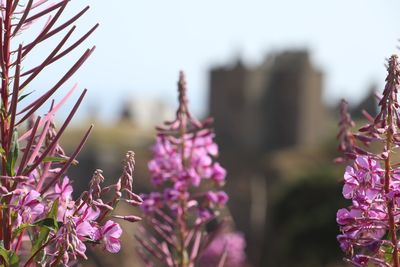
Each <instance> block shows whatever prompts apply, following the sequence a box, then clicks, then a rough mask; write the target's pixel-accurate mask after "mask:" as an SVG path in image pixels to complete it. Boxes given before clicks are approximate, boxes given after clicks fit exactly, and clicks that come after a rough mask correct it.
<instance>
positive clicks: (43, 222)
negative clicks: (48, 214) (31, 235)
mask: <svg viewBox="0 0 400 267" xmlns="http://www.w3.org/2000/svg"><path fill="white" fill-rule="evenodd" d="M34 225H36V226H39V227H47V228H49V229H50V230H57V228H58V224H57V222H55V223H54V220H53V219H52V218H45V219H43V220H40V221H37V222H35V223H34Z"/></svg>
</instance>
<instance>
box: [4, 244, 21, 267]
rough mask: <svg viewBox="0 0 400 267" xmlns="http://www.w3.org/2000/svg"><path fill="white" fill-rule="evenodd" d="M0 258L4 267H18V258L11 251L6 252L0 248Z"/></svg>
mask: <svg viewBox="0 0 400 267" xmlns="http://www.w3.org/2000/svg"><path fill="white" fill-rule="evenodd" d="M0 256H1V257H2V258H3V259H4V262H5V264H6V266H10V267H18V266H19V257H18V255H17V254H15V253H14V252H13V251H10V250H6V249H5V248H4V247H3V246H0Z"/></svg>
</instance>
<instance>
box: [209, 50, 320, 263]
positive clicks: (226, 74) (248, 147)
mask: <svg viewBox="0 0 400 267" xmlns="http://www.w3.org/2000/svg"><path fill="white" fill-rule="evenodd" d="M322 82H323V75H322V73H321V71H320V70H318V69H316V68H315V67H314V66H313V64H312V63H311V60H310V56H309V54H308V52H307V51H287V52H283V53H279V54H273V55H270V56H268V57H267V58H266V60H265V61H264V63H263V64H261V65H259V66H256V67H251V68H249V67H246V66H245V65H244V64H243V63H242V62H241V61H237V62H236V63H235V64H234V65H233V66H228V67H218V68H214V69H212V70H211V73H210V96H209V97H210V98H209V104H210V106H209V109H210V115H211V116H213V117H214V119H215V123H214V128H215V131H216V137H217V139H218V140H217V142H218V144H219V146H220V148H221V158H220V159H221V162H222V164H223V166H225V167H226V168H227V170H228V173H229V183H227V191H228V193H229V195H230V202H229V205H230V207H232V209H231V212H232V216H233V218H234V220H235V223H236V225H237V226H238V228H239V229H240V230H241V231H243V232H244V233H245V235H246V238H247V241H248V250H247V252H248V256H249V259H250V260H251V262H252V264H253V265H254V266H275V265H265V264H264V263H263V262H262V259H263V255H264V254H266V253H267V252H268V253H270V252H271V251H270V250H269V249H266V250H265V249H264V248H265V247H266V246H265V242H266V241H267V240H268V238H272V235H271V232H273V229H270V228H269V222H268V220H270V219H271V218H270V217H269V215H268V214H269V212H270V211H271V210H273V206H274V195H273V194H274V193H275V192H279V186H280V185H279V181H280V180H282V179H283V178H284V177H281V174H280V173H281V172H280V171H279V170H278V171H277V168H278V169H279V166H274V162H275V161H274V160H271V159H273V158H274V155H277V156H279V151H278V150H281V149H288V150H291V149H293V151H294V152H293V153H297V152H296V151H297V150H303V149H304V148H306V149H308V148H310V147H314V146H316V145H317V144H319V143H320V142H321V138H320V137H321V134H322V130H323V129H324V128H325V127H324V125H323V123H324V119H325V108H324V106H323V104H322V99H321V94H322V86H323V85H322ZM266 159H268V160H266ZM289 166H290V165H289ZM275 189H277V190H275ZM265 235H268V237H267V239H265V238H264V237H265ZM270 240H273V238H272V239H270Z"/></svg>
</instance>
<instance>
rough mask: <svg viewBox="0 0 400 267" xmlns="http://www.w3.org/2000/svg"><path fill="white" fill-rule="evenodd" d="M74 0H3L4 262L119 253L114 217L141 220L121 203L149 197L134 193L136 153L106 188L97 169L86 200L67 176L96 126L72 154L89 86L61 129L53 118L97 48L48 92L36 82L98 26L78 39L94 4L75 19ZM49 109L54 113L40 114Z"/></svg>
mask: <svg viewBox="0 0 400 267" xmlns="http://www.w3.org/2000/svg"><path fill="white" fill-rule="evenodd" d="M69 2H70V1H69V0H58V1H56V2H55V3H48V1H47V0H7V1H1V2H0V11H1V12H0V16H1V20H0V29H1V30H0V50H1V53H0V74H1V81H0V84H1V85H0V101H1V110H0V161H1V166H2V168H0V221H1V227H0V265H1V266H26V267H28V266H29V267H32V266H59V265H62V266H72V265H74V264H75V263H77V262H78V261H79V260H80V259H82V258H83V259H85V258H86V251H87V249H88V248H89V246H94V245H100V246H103V247H104V249H105V250H107V251H109V252H111V253H116V252H118V251H119V249H120V243H119V238H120V236H121V228H120V226H119V225H118V223H117V222H115V221H114V220H126V221H129V222H136V221H138V220H140V218H139V217H137V216H134V215H115V214H114V209H115V207H116V205H117V204H118V203H119V202H120V201H124V202H126V203H128V204H129V205H132V206H138V205H140V204H141V202H142V199H141V198H140V197H139V196H138V195H136V194H134V193H133V192H132V190H133V189H132V182H133V170H134V165H135V161H134V154H133V152H128V153H127V154H126V158H125V160H124V164H123V172H122V175H121V177H120V179H119V180H118V182H117V183H116V184H113V185H104V181H105V180H104V177H103V176H102V172H101V171H100V170H97V171H96V172H95V173H94V175H93V177H92V179H91V182H90V185H89V186H90V188H89V190H88V191H85V192H84V193H83V194H82V195H81V196H80V197H79V198H78V199H74V198H73V195H72V193H73V190H74V187H73V183H72V182H71V180H70V179H69V178H68V177H67V176H66V175H65V174H66V173H67V171H68V169H69V168H70V166H71V165H72V164H76V163H77V161H76V157H77V155H78V154H79V152H80V150H81V149H82V147H83V146H84V144H85V142H86V140H87V138H88V136H89V134H90V132H91V129H92V126H91V127H89V129H88V130H87V132H86V133H85V134H84V136H83V137H82V139H81V140H80V141H78V142H77V146H76V149H75V150H74V152H73V153H72V154H71V155H67V154H66V153H65V151H64V150H63V148H62V147H61V146H60V144H59V141H60V138H61V137H62V135H63V133H64V131H65V130H66V128H67V127H68V125H69V123H70V122H71V120H72V118H73V117H74V115H75V113H76V111H77V110H78V108H79V106H80V104H81V102H82V100H83V98H84V96H85V94H86V91H87V90H86V89H85V90H83V92H82V93H81V94H80V96H79V98H78V99H77V101H76V103H75V104H74V105H73V107H72V109H71V111H70V112H69V114H68V115H67V117H66V118H65V120H64V122H63V123H62V124H61V126H60V128H59V129H57V128H56V126H55V124H54V122H53V119H54V116H55V114H56V113H57V111H58V110H60V108H61V107H62V106H64V104H65V103H66V102H67V101H68V100H69V99H70V97H71V96H72V95H73V93H74V92H75V91H76V89H77V86H76V85H75V86H73V87H72V88H71V89H70V90H69V91H68V93H67V94H66V95H65V96H64V97H63V98H62V99H60V100H59V101H55V100H51V99H52V98H53V97H54V95H55V93H56V92H57V91H58V90H59V89H60V87H62V86H63V85H64V84H65V82H67V81H68V80H69V79H70V78H71V77H72V75H73V74H74V73H75V72H76V71H77V70H78V69H79V68H80V66H81V65H82V64H83V63H84V62H85V61H86V60H87V59H88V58H89V56H90V55H91V54H92V52H93V51H94V47H93V48H90V49H87V50H86V51H84V52H83V54H82V55H81V56H80V57H79V58H78V59H77V60H76V61H74V62H72V64H71V66H70V67H69V68H68V69H67V70H66V71H65V73H64V74H63V75H62V76H61V77H60V78H59V79H56V80H55V81H54V82H55V83H54V84H51V85H50V88H49V89H48V90H47V91H44V92H42V91H40V90H36V89H37V88H34V87H31V82H32V81H33V80H35V79H36V77H38V75H39V74H41V73H42V71H43V70H44V69H47V68H48V67H49V66H50V65H51V64H53V63H54V62H56V61H60V62H61V60H62V59H64V57H65V56H66V55H68V54H69V53H70V52H72V51H73V50H74V49H75V48H76V47H78V46H79V45H80V44H81V43H83V41H85V40H86V39H87V38H88V37H89V36H90V35H91V34H92V33H93V32H94V30H95V29H96V28H97V26H98V25H95V26H93V27H92V28H91V29H89V31H88V32H86V33H85V34H84V35H82V36H80V37H78V38H76V37H73V36H74V35H73V33H74V32H75V30H76V26H74V25H73V24H75V22H76V21H77V20H78V19H79V18H80V17H81V16H82V15H83V14H84V13H85V12H86V11H87V10H88V9H89V7H86V8H84V9H82V10H81V11H80V12H78V13H77V14H76V15H74V16H73V17H72V18H69V19H68V18H65V16H63V12H64V10H65V9H66V7H67V6H68V4H69ZM36 21H39V22H44V23H43V24H44V26H43V28H42V29H41V30H40V31H38V33H37V35H36V36H33V38H32V34H27V35H26V34H25V33H26V32H27V31H29V29H30V26H32V25H33V24H34V22H36ZM34 32H37V31H36V30H35V31H34ZM55 35H59V36H58V37H61V38H58V42H56V43H55V44H54V45H55V46H54V47H51V48H50V49H48V51H49V53H48V55H47V57H46V58H44V60H43V61H42V62H39V63H38V64H37V65H33V64H32V63H28V62H26V61H27V60H28V59H30V58H32V53H33V51H36V49H38V47H39V46H40V45H44V44H45V43H46V42H47V40H48V39H52V37H53V36H55ZM60 35H61V36H60ZM17 37H18V38H17ZM26 37H28V38H26ZM73 39H75V40H73ZM29 40H30V41H29ZM51 43H53V42H51ZM39 44H40V45H39ZM55 78H56V77H55ZM44 109H45V110H47V113H45V114H44V115H42V116H37V117H36V115H35V114H37V113H38V111H40V110H44ZM106 194H107V199H110V197H111V200H110V201H106V200H105V199H106V197H105V196H106Z"/></svg>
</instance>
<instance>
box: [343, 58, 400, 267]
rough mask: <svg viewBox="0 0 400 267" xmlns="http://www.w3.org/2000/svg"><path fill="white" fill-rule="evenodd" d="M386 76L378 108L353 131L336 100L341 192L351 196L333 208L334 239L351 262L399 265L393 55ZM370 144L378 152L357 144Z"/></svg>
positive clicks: (399, 173)
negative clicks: (336, 231)
mask: <svg viewBox="0 0 400 267" xmlns="http://www.w3.org/2000/svg"><path fill="white" fill-rule="evenodd" d="M387 71H388V75H387V78H386V85H385V89H384V91H383V95H382V97H381V98H380V101H379V107H380V111H379V113H378V115H377V116H376V117H375V118H372V117H371V116H370V115H368V114H366V118H367V119H368V121H369V122H368V124H367V125H365V126H364V127H362V128H361V129H360V130H359V132H358V133H357V134H352V133H351V131H350V127H352V126H353V123H352V121H351V118H350V116H349V115H348V113H347V110H346V109H347V107H346V106H347V105H346V103H345V102H342V112H341V113H342V119H341V123H340V126H341V131H340V134H339V139H340V146H339V147H340V148H341V151H343V152H344V153H345V156H344V157H343V158H342V161H344V160H347V162H350V164H349V165H348V166H347V167H346V171H345V173H344V185H343V196H344V197H345V198H346V199H350V200H351V201H352V205H351V206H349V207H348V208H343V209H340V210H339V211H338V212H337V222H338V224H339V225H340V229H341V234H340V235H338V237H337V239H338V241H339V243H340V247H341V249H342V250H343V251H344V252H345V253H346V254H347V258H346V260H347V261H348V262H350V263H352V264H353V265H354V266H371V265H375V266H395V267H399V266H400V264H399V241H398V232H399V225H400V168H399V167H400V165H399V163H398V162H397V161H398V159H397V158H396V157H395V153H396V151H397V150H398V147H399V145H400V132H399V129H400V116H399V115H400V113H399V104H398V101H397V96H398V90H399V88H400V65H399V62H398V58H397V56H395V55H394V56H392V57H391V58H390V59H389V61H388V67H387ZM360 143H361V144H364V145H365V147H370V144H372V143H374V144H375V147H379V149H380V151H379V152H378V153H374V152H371V150H372V149H369V150H370V151H368V150H366V149H365V148H363V147H361V144H360Z"/></svg>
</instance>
